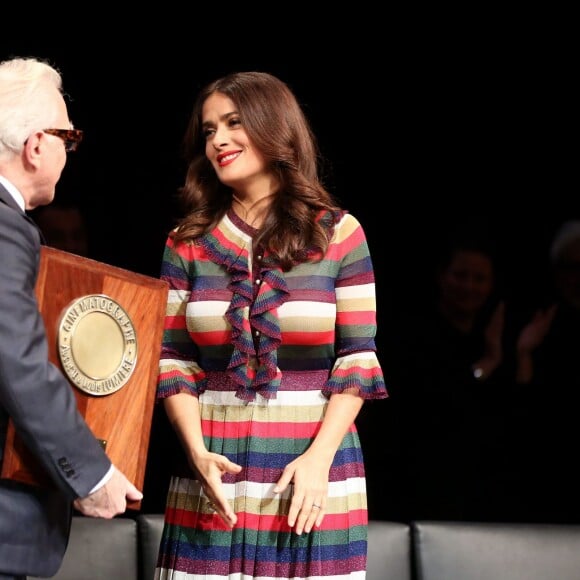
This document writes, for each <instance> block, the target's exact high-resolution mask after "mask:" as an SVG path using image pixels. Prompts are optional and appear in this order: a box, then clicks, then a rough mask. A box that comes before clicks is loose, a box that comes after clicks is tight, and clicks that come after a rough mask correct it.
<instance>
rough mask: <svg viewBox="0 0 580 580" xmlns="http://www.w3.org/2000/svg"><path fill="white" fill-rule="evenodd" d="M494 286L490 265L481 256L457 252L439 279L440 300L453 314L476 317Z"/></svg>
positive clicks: (490, 263) (471, 252)
mask: <svg viewBox="0 0 580 580" xmlns="http://www.w3.org/2000/svg"><path fill="white" fill-rule="evenodd" d="M493 284H494V275H493V264H492V262H491V259H490V258H489V257H488V256H486V255H485V254H482V253H479V252H475V251H469V250H459V251H457V252H455V254H454V255H453V258H452V259H451V261H450V263H449V265H448V266H447V268H445V269H444V270H443V271H442V272H441V274H440V276H439V289H440V297H441V300H442V301H443V302H444V303H445V304H446V305H447V306H448V308H451V309H453V311H456V312H462V313H464V314H471V315H474V314H476V313H477V312H478V311H479V310H480V309H481V308H482V307H483V306H484V305H485V303H486V301H487V299H488V298H489V296H490V294H491V292H492V290H493Z"/></svg>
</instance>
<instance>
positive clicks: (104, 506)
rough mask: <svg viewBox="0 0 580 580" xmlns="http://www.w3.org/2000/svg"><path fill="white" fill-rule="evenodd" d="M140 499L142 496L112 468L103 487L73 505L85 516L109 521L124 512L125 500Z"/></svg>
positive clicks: (77, 500) (78, 499)
mask: <svg viewBox="0 0 580 580" xmlns="http://www.w3.org/2000/svg"><path fill="white" fill-rule="evenodd" d="M141 499H143V494H142V493H141V492H140V491H139V490H138V489H137V488H136V487H135V486H134V485H133V484H132V483H131V482H130V481H129V480H128V479H127V478H126V477H125V475H124V474H123V473H121V472H120V471H119V470H118V469H117V468H114V470H113V474H112V475H111V478H110V479H109V481H107V483H105V485H103V486H102V487H100V488H99V489H97V491H95V492H93V493H91V494H90V495H88V496H87V497H79V498H77V499H75V500H74V502H73V505H74V507H75V508H76V509H77V510H79V511H80V512H81V513H82V514H83V515H85V516H90V517H93V518H105V519H111V518H114V517H115V516H116V515H119V514H122V513H124V512H125V510H126V509H127V500H130V501H138V500H141Z"/></svg>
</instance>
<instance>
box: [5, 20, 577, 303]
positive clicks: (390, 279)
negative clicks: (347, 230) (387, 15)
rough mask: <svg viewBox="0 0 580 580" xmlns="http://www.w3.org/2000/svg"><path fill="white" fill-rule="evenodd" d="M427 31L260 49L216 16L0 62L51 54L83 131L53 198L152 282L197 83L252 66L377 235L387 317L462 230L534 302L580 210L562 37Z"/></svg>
mask: <svg viewBox="0 0 580 580" xmlns="http://www.w3.org/2000/svg"><path fill="white" fill-rule="evenodd" d="M371 20H372V19H371ZM354 24H355V23H353V26H354ZM367 24H368V25H370V26H372V22H371V21H367ZM407 26H408V25H407ZM425 26H426V25H425V24H423V28H421V29H420V30H418V31H416V32H415V33H413V32H412V31H410V33H409V34H408V35H407V34H405V33H401V32H400V31H398V33H397V35H396V36H394V37H393V38H392V39H389V38H388V34H389V32H392V31H393V30H395V31H396V23H393V24H391V26H390V27H387V29H385V30H384V31H381V30H380V27H379V28H377V27H376V26H375V27H374V28H368V27H367V28H366V29H359V30H358V34H359V36H360V38H361V39H362V40H357V41H355V40H354V39H353V37H352V36H346V35H344V36H343V35H341V34H337V35H336V36H335V37H334V38H331V39H330V40H328V39H323V38H318V39H317V40H316V41H312V40H310V42H307V40H308V38H310V37H309V36H308V31H304V39H303V38H302V32H300V31H298V32H300V34H298V37H300V40H303V41H304V43H303V44H302V45H296V46H294V45H292V46H289V45H288V43H285V42H283V41H282V40H283V39H284V35H283V34H282V33H280V35H281V36H280V40H281V41H280V42H279V43H278V44H274V43H272V42H270V43H268V42H266V40H265V41H264V46H263V47H256V45H255V43H254V44H253V45H252V47H251V48H250V47H249V46H248V45H247V43H246V42H245V41H244V40H243V38H244V34H243V33H244V31H237V32H238V33H239V34H240V38H239V39H238V42H237V43H236V47H235V48H231V49H230V48H226V47H225V45H226V44H227V43H226V42H225V41H224V39H223V37H222V35H220V34H218V30H219V27H217V29H216V28H214V27H212V28H211V30H212V31H213V32H214V34H209V35H207V36H206V37H205V38H204V40H199V39H197V38H194V39H192V44H191V45H190V46H189V47H188V45H187V44H185V48H180V49H176V48H173V47H167V48H164V47H163V45H162V44H161V43H160V42H158V41H157V40H156V39H153V38H152V39H150V40H149V41H147V40H141V41H140V42H139V44H138V45H136V46H132V45H131V44H129V45H127V46H128V47H127V48H122V49H121V48H116V45H111V44H110V43H109V45H107V46H106V47H105V48H102V49H101V50H99V48H98V47H97V46H95V45H93V44H92V43H90V42H88V41H86V42H83V38H82V35H81V38H77V39H76V40H75V41H74V42H71V43H70V44H69V45H68V47H67V48H56V47H50V46H46V45H45V44H39V43H37V44H36V45H35V43H34V42H28V43H20V44H17V45H14V46H11V47H6V46H5V47H3V48H2V49H1V50H0V58H2V59H4V58H6V57H9V56H15V55H18V56H37V57H41V58H46V59H48V60H49V61H50V62H51V63H52V64H54V65H55V66H57V67H58V68H59V69H60V70H61V72H62V75H63V80H64V87H65V90H66V91H67V93H69V95H70V98H71V100H70V103H69V112H70V116H71V119H72V120H73V122H74V124H75V126H76V127H78V128H82V129H83V130H84V131H85V140H84V142H83V143H82V145H81V147H80V149H79V150H78V151H77V152H76V153H75V154H74V155H71V156H70V158H69V162H68V164H67V167H66V168H65V171H64V173H63V176H62V179H61V181H60V183H59V185H58V186H57V196H60V197H63V198H64V197H73V198H75V199H77V200H78V202H79V203H80V204H81V205H82V206H83V208H84V209H85V210H86V213H87V215H88V217H89V226H90V230H91V241H92V251H93V254H94V255H95V257H96V258H97V259H100V260H103V261H105V262H109V263H112V264H114V265H119V266H121V267H126V268H128V269H132V270H135V271H138V272H141V273H145V274H150V275H152V276H156V275H157V273H158V269H159V264H160V260H161V253H162V249H163V243H164V241H165V236H166V233H167V231H168V230H169V228H170V227H171V226H172V224H173V220H174V218H175V217H176V216H177V215H178V210H177V205H176V203H175V193H176V189H177V187H178V186H179V185H180V183H181V180H182V178H183V175H184V166H183V165H182V160H181V153H180V147H181V138H182V135H183V133H184V131H185V127H186V124H187V122H188V118H189V113H190V109H191V106H192V103H193V100H194V98H195V96H196V94H197V91H198V90H199V88H200V87H201V86H202V85H203V84H205V83H206V82H208V81H210V80H213V79H214V78H216V77H218V76H221V75H223V74H225V73H227V72H231V71H235V70H249V69H255V70H264V71H268V72H271V73H273V74H275V75H277V76H279V77H280V78H282V80H284V81H286V82H287V83H288V84H289V85H290V87H291V88H292V89H293V90H294V91H295V93H296V94H297V97H298V99H299V101H300V102H301V104H302V105H303V106H304V108H305V111H306V113H307V115H308V117H309V118H310V120H311V122H312V124H313V127H314V130H315V132H316V134H317V136H318V139H319V144H320V147H321V150H322V154H323V156H324V157H325V159H326V165H325V181H326V184H327V186H328V187H329V189H330V190H331V191H332V192H333V193H334V194H336V195H337V196H338V198H339V199H340V200H341V201H342V203H343V205H344V206H345V207H346V208H348V209H349V210H351V212H352V213H353V214H355V215H356V216H357V217H358V218H359V219H360V221H361V222H362V223H363V226H364V227H365V230H366V232H367V236H368V238H369V243H370V246H371V252H372V255H373V258H374V262H375V269H376V275H377V290H378V297H379V311H381V310H388V309H389V308H390V307H391V306H393V305H394V306H395V307H398V305H399V304H400V302H401V301H404V302H407V303H410V304H412V303H413V301H415V300H420V299H421V296H422V293H423V292H424V287H425V284H427V283H428V282H429V280H430V279H431V265H432V262H433V257H434V255H435V253H436V251H437V250H438V247H439V245H440V243H441V242H442V240H443V239H444V238H445V236H446V235H447V233H448V232H449V231H450V230H452V229H453V228H455V227H456V226H457V225H460V224H464V225H465V224H472V223H477V224H483V225H484V227H486V228H487V229H488V230H489V231H490V232H491V236H492V237H493V240H494V242H495V243H496V245H497V246H498V247H499V249H500V252H499V253H500V266H501V269H502V271H503V274H504V277H503V280H504V287H505V291H506V293H514V294H515V295H518V294H521V293H524V294H525V295H526V296H528V297H529V295H530V292H532V293H533V292H534V291H535V289H536V288H539V289H540V290H539V291H541V288H542V285H543V281H544V280H545V273H546V270H545V268H546V266H547V251H548V247H549V242H550V239H551V237H552V235H553V233H554V230H555V229H556V228H557V226H558V225H559V224H560V223H561V222H562V221H563V220H565V219H571V218H577V217H579V216H580V202H579V200H578V187H577V180H576V175H575V173H576V172H575V171H574V168H575V165H576V157H577V148H576V147H575V145H574V144H575V143H576V141H577V137H576V135H575V133H574V131H573V126H574V125H573V122H572V119H573V118H574V116H573V115H572V111H573V110H574V108H575V104H576V97H577V90H576V88H575V82H574V77H575V76H576V75H575V74H572V70H575V69H572V67H571V61H572V56H571V54H572V53H571V52H570V49H571V46H569V44H571V43H568V37H567V36H566V35H565V34H561V35H559V34H558V33H557V31H554V30H551V32H550V35H549V36H548V35H547V34H546V33H545V32H546V31H545V30H542V29H539V30H538V29H530V31H529V32H526V31H525V30H523V29H522V28H521V27H520V28H519V29H516V30H504V31H501V30H499V29H498V28H494V29H489V30H488V29H486V28H485V27H482V28H481V29H478V31H477V33H475V30H474V29H469V28H466V29H465V30H464V31H463V32H459V31H458V30H453V29H452V27H451V28H449V27H448V28H445V29H442V30H441V33H440V34H438V33H437V31H429V32H428V34H422V31H425V30H427V29H426V28H425ZM405 31H406V32H409V28H408V27H407V28H406V29H405ZM381 33H382V34H381ZM103 34H105V35H106V32H104V33H103ZM227 36H228V35H226V37H227ZM230 40H231V39H230ZM194 41H195V42H194ZM102 46H105V45H103V44H101V47H102ZM107 47H108V49H107ZM468 227H469V226H468Z"/></svg>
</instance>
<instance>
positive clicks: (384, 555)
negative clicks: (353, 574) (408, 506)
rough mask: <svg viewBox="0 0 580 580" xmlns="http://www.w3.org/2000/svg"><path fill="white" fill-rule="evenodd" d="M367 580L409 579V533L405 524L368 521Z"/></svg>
mask: <svg viewBox="0 0 580 580" xmlns="http://www.w3.org/2000/svg"><path fill="white" fill-rule="evenodd" d="M367 578H368V579H369V580H379V579H380V578H396V579H397V580H409V579H410V578H411V531H410V528H409V526H408V525H407V524H402V523H397V522H387V521H381V520H371V521H369V534H368V552H367Z"/></svg>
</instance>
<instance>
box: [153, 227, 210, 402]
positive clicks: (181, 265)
mask: <svg viewBox="0 0 580 580" xmlns="http://www.w3.org/2000/svg"><path fill="white" fill-rule="evenodd" d="M194 251H195V250H194V247H193V246H191V247H190V246H188V245H185V244H181V245H179V246H178V247H174V245H173V241H172V240H171V238H169V239H168V240H167V243H166V245H165V250H164V253H163V262H162V266H161V279H162V280H166V281H167V282H168V283H169V293H168V298H167V308H166V312H165V323H164V330H163V341H162V345H161V357H160V361H159V378H158V383H157V399H164V398H166V397H169V396H171V395H176V394H177V393H182V392H188V393H191V394H192V395H194V396H197V395H199V393H200V392H202V391H203V390H204V388H205V384H206V378H205V373H204V371H203V370H202V369H201V368H200V367H199V365H198V363H197V362H196V361H197V355H198V352H197V347H196V345H195V343H194V342H193V341H192V340H191V337H190V336H189V332H188V330H187V323H186V313H187V304H188V301H189V294H190V290H189V288H190V284H189V276H188V272H189V266H188V264H189V263H190V261H191V259H192V256H191V255H190V254H191V253H192V252H194Z"/></svg>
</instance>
